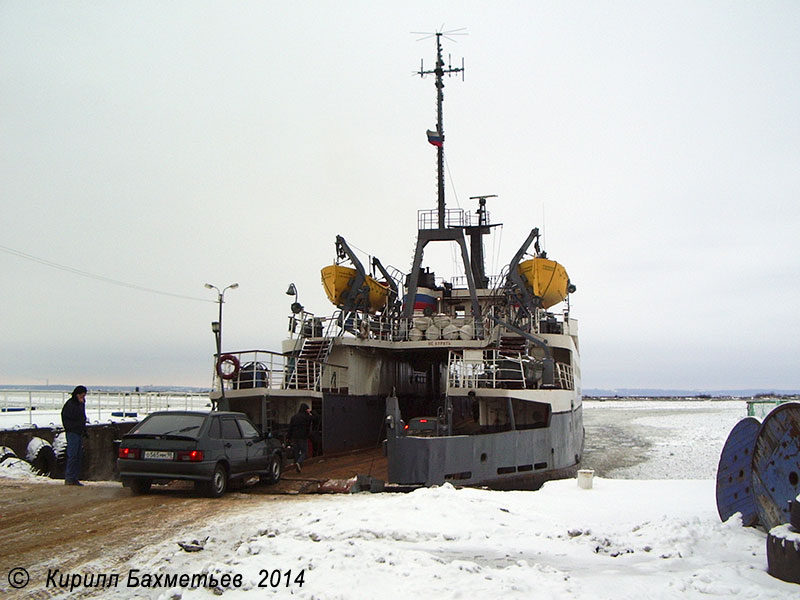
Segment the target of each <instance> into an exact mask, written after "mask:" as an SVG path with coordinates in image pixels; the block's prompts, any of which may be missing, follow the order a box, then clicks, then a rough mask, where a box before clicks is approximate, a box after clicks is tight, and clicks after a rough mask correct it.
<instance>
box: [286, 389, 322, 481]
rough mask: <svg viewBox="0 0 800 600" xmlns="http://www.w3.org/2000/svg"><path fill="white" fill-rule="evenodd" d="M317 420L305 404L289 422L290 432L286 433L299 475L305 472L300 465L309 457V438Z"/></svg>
mask: <svg viewBox="0 0 800 600" xmlns="http://www.w3.org/2000/svg"><path fill="white" fill-rule="evenodd" d="M315 420H316V417H315V416H314V415H312V414H311V408H310V407H309V406H308V404H306V403H305V402H303V403H302V404H301V405H300V409H299V410H298V411H297V413H296V414H295V415H293V416H292V418H291V420H290V421H289V431H288V432H287V433H286V437H287V438H288V439H289V442H290V443H291V444H292V451H293V452H294V468H295V469H296V470H297V472H298V473H299V472H300V471H302V470H303V469H302V467H301V466H300V465H301V464H302V463H303V461H304V460H305V459H306V456H307V455H308V437H309V435H310V433H311V425H312V424H313V423H314V421H315Z"/></svg>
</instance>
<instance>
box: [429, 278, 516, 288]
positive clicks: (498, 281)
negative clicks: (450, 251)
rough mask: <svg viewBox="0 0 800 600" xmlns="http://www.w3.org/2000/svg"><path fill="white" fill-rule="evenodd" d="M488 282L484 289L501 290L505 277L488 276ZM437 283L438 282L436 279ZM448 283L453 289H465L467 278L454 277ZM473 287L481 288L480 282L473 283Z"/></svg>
mask: <svg viewBox="0 0 800 600" xmlns="http://www.w3.org/2000/svg"><path fill="white" fill-rule="evenodd" d="M488 280H489V285H488V286H487V287H486V289H490V290H496V289H501V288H502V283H503V282H504V281H505V276H504V275H489V276H488ZM437 281H439V279H438V278H437ZM441 281H442V282H444V281H447V280H446V279H444V278H442V279H441ZM449 283H450V284H451V285H452V286H453V287H454V288H466V287H467V285H468V282H467V276H466V275H456V276H454V277H451V278H450V281H449ZM475 285H476V286H478V287H479V288H480V287H483V286H482V285H481V284H480V282H478V281H476V282H475Z"/></svg>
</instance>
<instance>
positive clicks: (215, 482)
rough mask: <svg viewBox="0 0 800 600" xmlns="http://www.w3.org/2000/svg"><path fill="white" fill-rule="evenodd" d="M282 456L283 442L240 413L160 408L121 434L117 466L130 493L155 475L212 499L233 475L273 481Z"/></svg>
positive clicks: (139, 490) (144, 489) (146, 485)
mask: <svg viewBox="0 0 800 600" xmlns="http://www.w3.org/2000/svg"><path fill="white" fill-rule="evenodd" d="M283 456H284V448H283V444H281V443H280V441H278V440H276V439H273V438H272V437H270V436H268V435H265V434H263V433H261V432H259V431H258V429H257V428H256V426H255V425H253V423H252V422H251V421H250V419H248V418H247V417H246V416H245V415H243V414H242V413H235V412H210V413H203V412H189V411H162V412H155V413H152V414H151V415H149V416H148V417H147V418H145V419H144V420H143V421H142V422H141V423H139V424H138V425H137V426H136V427H134V428H133V429H131V431H130V432H129V433H127V434H126V435H124V436H123V437H122V441H121V442H120V445H119V458H118V459H117V466H118V467H119V474H120V477H121V479H122V483H123V485H125V486H127V487H130V488H131V490H132V491H133V493H134V494H144V493H146V492H147V491H148V490H149V489H150V485H151V483H152V482H153V480H156V479H160V480H170V479H188V480H191V481H194V482H195V486H196V487H197V488H198V489H200V490H202V491H204V492H205V493H206V494H208V495H209V496H211V497H213V498H217V497H219V496H221V495H222V494H224V493H225V490H226V489H227V487H228V481H230V480H232V479H241V478H245V477H249V476H253V475H259V476H260V477H261V479H262V480H265V481H268V482H270V483H274V482H276V481H278V480H279V479H280V477H281V472H282V470H283Z"/></svg>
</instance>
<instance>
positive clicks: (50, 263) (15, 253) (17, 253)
mask: <svg viewBox="0 0 800 600" xmlns="http://www.w3.org/2000/svg"><path fill="white" fill-rule="evenodd" d="M0 251H1V252H5V253H6V254H11V255H12V256H16V257H18V258H24V259H25V260H30V261H32V262H36V263H39V264H40V265H44V266H46V267H50V268H52V269H59V270H60V271H66V272H67V273H72V274H73V275H80V276H81V277H88V278H89V279H94V280H96V281H102V282H103V283H110V284H112V285H118V286H121V287H126V288H129V289H132V290H137V291H140V292H149V293H151V294H159V295H161V296H171V297H172V298H181V299H183V300H195V301H197V302H216V300H210V299H208V298H197V297H194V296H186V295H183V294H173V293H172V292H164V291H161V290H156V289H153V288H148V287H144V286H141V285H136V284H135V283H127V282H125V281H119V280H117V279H111V278H110V277H105V276H104V275H96V274H94V273H90V272H88V271H82V270H80V269H75V268H74V267H68V266H67V265H62V264H59V263H56V262H53V261H51V260H47V259H44V258H39V257H38V256H33V255H32V254H28V253H27V252H22V251H21V250H15V249H14V248H9V247H7V246H2V245H0Z"/></svg>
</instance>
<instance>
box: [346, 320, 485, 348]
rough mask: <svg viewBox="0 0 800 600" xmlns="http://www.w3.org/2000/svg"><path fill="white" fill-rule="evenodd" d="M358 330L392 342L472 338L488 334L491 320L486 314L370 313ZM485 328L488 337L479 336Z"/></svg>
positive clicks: (367, 336) (365, 336)
mask: <svg viewBox="0 0 800 600" xmlns="http://www.w3.org/2000/svg"><path fill="white" fill-rule="evenodd" d="M355 331H356V333H355V335H356V336H357V337H359V338H362V339H376V340H386V341H391V342H423V341H437V340H452V341H456V340H462V341H468V340H482V339H485V338H486V337H488V335H489V333H490V332H491V324H490V323H489V322H488V319H486V318H479V319H475V318H473V317H449V316H446V315H431V316H425V315H417V316H414V317H409V318H393V317H384V316H375V315H366V316H363V317H362V318H361V320H360V322H359V325H358V327H357V328H356V330H355ZM481 332H484V334H483V335H484V337H479V335H480V333H481Z"/></svg>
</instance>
